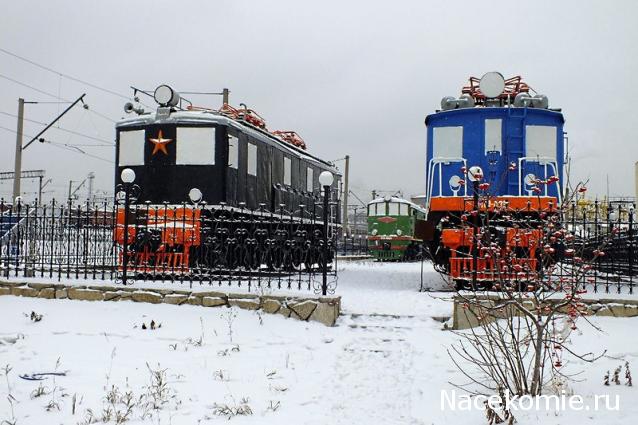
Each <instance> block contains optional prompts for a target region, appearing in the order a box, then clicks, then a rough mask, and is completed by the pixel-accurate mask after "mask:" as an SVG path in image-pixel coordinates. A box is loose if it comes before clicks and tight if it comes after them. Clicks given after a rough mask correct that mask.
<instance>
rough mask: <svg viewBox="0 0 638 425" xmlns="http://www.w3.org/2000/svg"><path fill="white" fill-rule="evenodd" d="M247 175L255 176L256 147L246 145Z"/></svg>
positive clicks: (249, 144)
mask: <svg viewBox="0 0 638 425" xmlns="http://www.w3.org/2000/svg"><path fill="white" fill-rule="evenodd" d="M248 174H249V175H251V176H256V175H257V145H255V144H253V143H248Z"/></svg>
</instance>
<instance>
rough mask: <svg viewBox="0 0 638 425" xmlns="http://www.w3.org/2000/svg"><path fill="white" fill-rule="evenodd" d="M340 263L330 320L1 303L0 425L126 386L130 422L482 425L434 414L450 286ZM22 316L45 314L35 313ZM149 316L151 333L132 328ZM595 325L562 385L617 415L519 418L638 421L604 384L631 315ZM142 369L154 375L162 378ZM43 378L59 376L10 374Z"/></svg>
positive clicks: (392, 269)
mask: <svg viewBox="0 0 638 425" xmlns="http://www.w3.org/2000/svg"><path fill="white" fill-rule="evenodd" d="M340 267H343V270H341V272H340V273H339V282H338V287H337V294H338V295H341V296H342V297H343V300H342V304H343V310H344V314H343V316H342V317H341V318H340V319H339V321H338V323H337V326H336V327H333V328H328V327H325V326H323V325H321V324H318V323H305V322H299V321H296V320H292V319H285V318H283V317H281V316H278V315H266V314H260V313H257V312H250V311H245V310H237V309H235V308H231V309H228V308H223V309H222V308H219V309H215V308H206V309H205V308H201V307H195V306H185V305H184V306H171V305H152V304H141V303H133V302H121V303H100V302H85V301H71V300H44V299H34V298H20V297H12V296H3V297H0V368H5V367H7V369H6V370H8V369H9V368H10V371H9V373H8V376H5V375H7V374H6V373H5V370H4V369H0V423H2V421H3V420H5V421H8V422H9V423H13V422H15V423H16V424H20V425H22V424H49V423H51V424H60V423H62V424H76V423H85V422H86V419H87V418H88V416H87V415H88V413H87V412H88V409H91V411H92V412H93V414H94V418H95V419H96V420H98V421H101V419H102V416H103V415H104V414H105V412H106V414H108V411H109V406H111V404H110V402H109V400H111V401H113V400H114V399H116V401H115V402H114V407H113V410H114V411H120V413H122V412H124V411H125V407H124V405H125V404H124V403H123V398H124V399H125V398H126V397H123V395H124V394H125V393H126V392H131V393H132V394H131V398H130V400H131V402H130V403H129V405H130V406H132V407H131V409H132V410H131V413H130V415H129V418H128V419H129V420H130V422H129V423H149V424H198V423H202V424H206V423H216V422H218V423H225V422H226V418H227V416H224V415H223V414H222V415H219V414H216V412H217V413H223V412H221V411H223V410H224V409H225V408H226V407H228V408H231V409H235V411H236V409H237V408H242V407H246V406H247V407H249V408H250V410H251V411H252V415H238V416H235V417H233V418H232V419H231V422H232V423H238V424H248V423H250V424H281V423H295V424H428V425H429V424H456V423H462V422H463V423H472V424H481V423H485V419H484V416H483V412H482V411H479V410H473V411H462V410H456V411H453V410H451V409H443V410H442V409H441V391H442V390H446V391H452V390H453V389H454V387H453V386H452V385H451V384H450V383H449V381H451V382H454V383H462V382H464V379H463V377H462V375H461V374H460V373H459V372H458V371H457V370H456V369H455V367H454V366H453V364H452V362H451V361H450V360H449V358H448V355H447V353H446V346H448V345H449V344H451V343H453V342H454V341H455V340H456V339H457V337H456V336H455V335H454V334H453V333H451V332H449V331H443V330H442V324H441V323H440V322H439V321H438V320H440V317H441V316H446V315H447V316H449V315H450V314H451V310H452V305H451V303H450V302H449V301H447V300H446V299H447V297H448V296H449V295H451V294H450V293H446V292H418V289H419V287H420V284H421V271H420V265H418V264H376V263H374V264H370V263H355V264H342V265H341V266H340ZM439 279H440V278H439V277H438V275H437V274H436V273H434V272H433V271H432V270H431V269H426V270H425V272H424V282H425V286H426V287H429V288H431V289H436V290H441V289H444V287H443V286H442V281H440V280H439ZM173 287H174V286H173ZM206 287H207V288H208V286H207V285H206ZM208 289H209V288H208ZM234 289H235V288H233V290H234ZM293 293H296V294H299V292H298V291H293ZM32 311H34V312H36V313H38V314H41V315H42V320H40V321H38V322H34V321H32V320H31V319H30V317H28V316H29V315H30V314H31V312H32ZM435 318H436V319H438V320H435ZM151 320H153V321H154V322H155V323H161V327H160V328H157V329H154V330H151V329H142V324H145V325H146V326H147V327H148V326H150V322H151ZM592 320H593V322H594V323H595V324H596V325H597V326H600V327H601V328H602V329H603V330H604V332H603V333H599V332H597V331H595V330H594V329H593V328H591V327H589V326H587V325H583V326H582V331H579V333H577V334H573V335H572V344H573V346H574V348H575V349H576V350H577V351H581V352H582V351H595V352H599V351H602V350H603V349H607V350H608V351H607V353H606V357H604V358H602V359H600V360H599V361H598V362H597V363H595V364H593V365H590V364H582V363H578V362H574V361H572V363H571V364H569V365H568V366H567V367H569V368H572V370H574V371H576V370H582V371H583V373H582V374H581V375H580V376H578V377H577V379H579V380H583V379H584V381H582V382H574V383H572V384H571V386H572V388H573V389H574V391H575V392H576V393H578V394H581V395H583V396H584V397H585V401H586V403H587V402H588V400H589V401H591V397H592V396H593V395H594V394H612V395H614V394H619V395H620V410H619V411H563V412H560V413H559V414H558V415H556V414H554V412H545V411H542V412H540V413H536V412H534V413H531V412H520V413H518V414H516V417H517V419H518V421H519V424H523V425H527V424H536V423H543V424H567V425H573V424H579V425H582V424H583V423H600V424H621V423H622V424H628V423H634V422H635V421H636V419H638V389H636V387H627V386H624V385H620V386H616V385H613V384H612V386H608V387H607V386H604V385H603V384H602V381H603V375H604V373H605V372H606V371H607V370H611V371H612V372H613V369H615V368H616V367H617V366H618V365H620V364H621V363H624V361H625V360H627V361H629V363H630V366H631V367H632V368H634V369H636V370H638V361H637V360H638V343H636V342H635V336H634V330H635V328H636V327H637V326H638V318H633V319H616V318H607V317H600V318H597V317H596V318H592ZM150 371H165V378H166V385H162V384H158V383H157V381H155V382H154V381H153V380H152V379H151V372H150ZM41 372H66V376H57V377H54V376H48V377H47V379H44V380H42V381H30V380H25V379H22V378H20V377H19V375H25V374H27V375H28V374H33V373H41ZM160 375H161V372H160ZM637 376H638V375H637ZM635 385H638V383H636V384H635ZM114 386H115V387H114ZM38 388H41V389H38ZM114 388H116V389H117V391H113V389H114ZM117 394H119V395H117ZM74 398H75V403H74V402H73V399H74ZM154 404H155V405H161V406H160V407H161V409H157V410H155V409H153V405H154ZM73 406H75V414H73ZM47 407H48V410H47ZM141 416H145V419H141V418H140V417H141ZM111 423H115V420H114V419H112V420H111ZM3 425H4V424H3Z"/></svg>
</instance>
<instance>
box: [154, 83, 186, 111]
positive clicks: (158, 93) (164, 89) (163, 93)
mask: <svg viewBox="0 0 638 425" xmlns="http://www.w3.org/2000/svg"><path fill="white" fill-rule="evenodd" d="M153 97H154V98H155V101H156V102H157V103H159V104H160V105H161V106H177V104H178V103H179V99H180V97H179V93H177V92H176V91H175V90H173V89H172V88H170V87H169V86H167V85H166V84H162V85H161V86H159V87H158V88H156V89H155V93H154V94H153Z"/></svg>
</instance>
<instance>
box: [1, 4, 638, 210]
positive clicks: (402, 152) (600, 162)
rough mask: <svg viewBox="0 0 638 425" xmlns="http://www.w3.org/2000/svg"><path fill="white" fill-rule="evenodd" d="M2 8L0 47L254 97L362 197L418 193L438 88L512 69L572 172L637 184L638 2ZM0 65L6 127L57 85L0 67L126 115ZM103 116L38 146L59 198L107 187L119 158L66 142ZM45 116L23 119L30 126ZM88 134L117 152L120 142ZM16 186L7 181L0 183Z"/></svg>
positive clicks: (211, 102)
mask: <svg viewBox="0 0 638 425" xmlns="http://www.w3.org/2000/svg"><path fill="white" fill-rule="evenodd" d="M2 9H3V10H2V15H3V19H2V25H1V26H0V48H2V49H5V50H7V51H10V52H13V53H15V54H18V55H20V56H22V57H25V58H27V59H29V60H32V61H34V62H36V63H38V64H41V65H44V66H47V67H49V68H52V69H54V70H56V71H58V72H61V73H63V74H68V75H70V76H73V77H77V78H79V79H81V80H84V81H87V82H90V83H93V84H95V85H98V86H100V87H103V88H106V89H108V90H111V91H113V92H116V93H121V94H123V95H125V96H128V95H130V94H131V90H129V86H130V85H134V86H137V87H140V88H143V89H151V90H152V89H153V88H154V87H156V86H157V85H159V84H161V83H168V84H170V85H172V86H173V87H174V88H176V89H177V90H178V91H179V90H182V91H219V90H221V89H222V88H223V87H228V88H230V90H231V103H233V104H239V103H240V102H245V103H247V104H248V105H249V106H250V107H252V108H254V109H256V110H257V111H258V112H259V113H260V114H261V115H262V116H263V117H265V118H266V120H267V123H268V127H269V128H270V129H286V130H287V129H293V130H296V131H297V132H299V133H300V134H301V135H302V136H303V137H304V139H305V140H306V142H307V144H308V146H309V150H310V151H311V152H312V153H314V154H316V155H318V156H320V157H322V158H325V159H329V160H333V159H337V158H342V157H343V156H344V155H346V154H349V155H350V156H351V158H352V161H351V171H352V173H351V178H352V188H353V190H354V191H355V192H357V193H358V194H359V195H360V196H361V197H362V198H363V199H364V201H365V200H366V199H367V198H369V196H370V195H369V191H370V190H371V189H377V190H391V191H394V190H399V189H401V190H402V191H403V192H404V194H406V195H410V194H416V193H422V192H424V187H425V172H424V169H425V139H426V130H425V126H424V123H423V121H424V117H425V116H426V115H427V114H429V113H432V112H434V110H435V109H437V108H438V107H439V103H440V100H441V98H442V97H443V96H448V95H459V94H460V90H461V87H462V86H463V85H464V84H465V82H466V80H467V78H468V77H469V76H471V75H472V76H477V77H480V76H481V75H482V74H483V73H485V72H487V71H500V72H501V73H503V74H504V75H505V76H506V77H509V76H513V75H519V74H520V75H523V76H524V78H525V80H526V81H527V82H528V84H530V85H531V86H532V87H533V88H534V89H535V90H536V91H537V92H539V93H543V94H546V95H547V96H548V97H549V100H550V107H560V108H563V113H564V115H565V118H566V120H567V122H566V125H565V130H566V131H567V132H568V133H569V140H570V149H571V151H572V154H573V160H574V163H573V176H574V177H573V179H590V180H591V182H590V183H589V187H590V189H591V191H590V193H592V194H595V193H598V194H601V195H603V194H605V192H606V179H607V175H608V176H609V184H610V192H611V194H612V195H633V194H634V180H633V167H634V162H635V161H636V160H637V159H638V155H637V152H638V147H637V146H636V145H637V144H636V136H635V127H636V118H635V115H636V114H635V112H632V111H633V108H634V107H635V106H634V105H635V102H636V99H638V84H636V82H635V81H636V77H635V76H636V75H638V55H637V47H636V46H637V45H638V25H637V24H636V16H638V2H635V1H613V2H611V1H610V2H605V1H598V2H593V1H583V0H578V1H564V0H561V1H538V0H537V1H533V2H532V1H530V2H511V1H481V2H477V1H440V0H439V1H423V0H421V1H409V2H408V1H394V2H389V1H387V0H386V1H370V0H368V1H343V0H341V1H332V0H322V1H315V2H310V1H299V0H296V1H294V0H288V1H238V0H233V1H223V0H215V1H211V0H209V1H171V2H169V1H158V0H153V1H131V0H127V1H119V0H118V1H115V0H110V1H99V2H98V1H55V2H53V1H49V0H40V1H28V0H20V1H6V2H3V7H2ZM0 64H1V66H0V90H1V93H2V95H1V96H0V126H1V127H6V128H8V129H10V130H14V129H15V126H16V119H15V118H14V117H13V116H11V115H15V114H16V112H17V99H18V97H24V98H25V99H27V100H29V101H55V99H54V98H52V97H49V96H47V95H44V94H42V93H39V92H37V91H34V90H32V89H29V88H26V87H24V86H20V85H18V84H16V83H15V82H12V81H9V80H8V79H6V77H9V78H11V79H13V80H16V81H19V82H21V83H25V84H28V85H30V86H33V87H35V88H37V89H40V90H42V91H45V92H47V93H51V94H54V95H56V96H57V95H59V96H60V97H62V98H64V99H75V98H77V97H78V96H79V95H81V94H82V93H87V96H86V102H87V103H88V104H89V105H90V108H91V110H93V111H95V112H97V113H99V114H101V115H105V116H106V117H109V118H110V119H111V120H117V119H120V118H121V117H122V116H123V115H124V114H123V112H122V107H123V105H124V103H125V102H126V99H124V98H122V97H118V96H116V95H113V94H109V93H106V92H104V91H100V90H97V89H95V88H92V87H89V86H86V85H84V84H80V83H77V82H74V81H72V80H69V79H68V78H65V77H61V76H60V75H57V74H55V73H52V72H49V71H46V70H43V69H41V68H38V67H36V66H34V65H32V64H28V63H25V62H24V61H21V60H18V59H16V58H14V57H11V56H9V55H7V54H5V53H2V52H0ZM191 97H192V98H193V100H194V101H195V103H196V104H199V105H204V106H218V105H219V103H220V99H218V98H210V97H196V96H191ZM142 100H143V101H144V99H142ZM146 103H148V104H150V102H148V101H147V102H146ZM64 107H65V105H59V104H48V103H47V104H37V105H27V106H26V111H25V117H26V118H27V119H30V120H36V121H40V122H47V121H50V120H51V119H52V118H53V117H55V115H57V113H58V110H59V109H63V108H64ZM7 114H11V115H7ZM101 115H98V114H96V113H91V112H86V111H85V110H84V109H81V108H78V109H77V110H74V111H73V112H71V113H69V114H68V116H65V117H64V118H63V119H62V121H61V123H60V126H61V127H63V128H65V129H68V130H73V131H76V132H80V133H83V134H88V135H91V136H93V137H95V138H96V139H101V140H104V141H106V142H104V141H101V140H95V139H86V138H83V137H81V136H76V135H73V134H71V133H68V132H64V131H62V130H57V129H53V130H51V131H50V132H47V133H46V135H45V137H46V139H48V140H50V141H52V142H54V143H56V144H57V145H53V144H50V143H45V144H40V143H35V144H33V145H32V146H30V147H29V148H28V149H27V150H25V151H24V164H23V169H46V172H47V177H50V178H52V183H51V184H50V185H49V186H48V187H47V189H51V190H55V191H56V192H57V193H56V196H65V193H66V190H67V186H68V181H69V180H75V181H81V180H83V179H84V178H85V177H86V175H87V174H88V173H89V172H90V171H95V173H96V175H97V178H96V189H102V190H111V189H112V184H113V171H112V170H113V164H111V163H109V162H106V161H102V160H99V159H94V158H92V157H89V156H86V155H82V154H80V153H77V152H74V151H73V150H74V149H76V148H67V149H70V150H64V149H62V148H61V146H60V145H62V144H67V145H73V144H74V145H85V144H95V145H107V142H112V140H113V139H114V123H113V122H112V121H109V120H108V119H105V118H104V117H102V116H101ZM41 128H42V126H41V125H38V124H37V123H33V122H26V123H25V133H26V134H29V135H34V134H35V133H37V132H38V131H39V130H40V129H41ZM27 140H28V138H26V140H25V142H26V141H27ZM0 143H1V144H2V151H1V152H2V154H1V155H0V169H1V170H6V171H11V170H13V157H14V146H15V134H14V133H12V132H11V131H7V130H5V129H2V128H0ZM78 148H79V149H82V150H83V151H85V152H87V153H90V154H91V155H95V156H98V157H101V158H104V159H107V160H112V159H113V157H114V149H113V147H112V146H108V145H107V146H93V147H91V146H78ZM338 164H339V163H338ZM11 184H12V182H11V181H3V182H0V196H4V197H7V196H8V195H10V193H11ZM23 189H24V190H25V191H35V184H29V183H25V184H24V185H23ZM82 193H83V195H82ZM80 194H81V195H82V196H86V193H85V192H80ZM45 196H47V197H51V196H53V193H48V194H46V195H45Z"/></svg>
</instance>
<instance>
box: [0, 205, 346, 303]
mask: <svg viewBox="0 0 638 425" xmlns="http://www.w3.org/2000/svg"><path fill="white" fill-rule="evenodd" d="M125 211H126V208H125V207H124V205H108V204H106V203H104V204H91V203H86V204H71V203H67V204H58V203H56V202H55V201H54V202H52V203H51V204H49V205H42V206H37V205H32V204H16V205H7V204H5V203H3V202H0V213H1V214H0V275H1V276H3V277H5V278H7V277H8V278H11V277H18V276H22V277H38V278H47V279H56V280H61V279H63V278H65V279H88V280H112V281H117V282H122V283H132V282H133V281H146V280H149V281H150V280H153V281H172V282H181V283H188V284H189V285H193V284H209V285H216V286H222V285H227V286H233V285H237V286H245V287H248V288H249V289H252V288H273V289H308V290H314V291H315V292H317V293H333V292H334V290H335V286H336V264H335V262H336V255H335V244H334V239H335V237H334V235H335V234H336V233H335V232H336V229H335V226H332V225H326V226H324V223H323V221H319V220H318V219H317V218H316V217H315V216H314V215H312V214H307V213H306V212H304V210H303V208H302V209H301V211H297V212H296V213H295V215H294V216H292V215H290V214H289V213H288V212H287V211H285V210H283V209H282V210H280V211H278V212H276V213H273V212H270V211H267V210H264V209H263V208H262V209H259V210H247V209H235V208H229V207H226V206H216V207H213V206H207V205H205V204H195V205H190V204H184V205H177V206H175V205H160V206H157V205H150V204H141V205H139V204H135V205H130V206H129V208H128V214H125ZM326 230H327V232H326Z"/></svg>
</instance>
